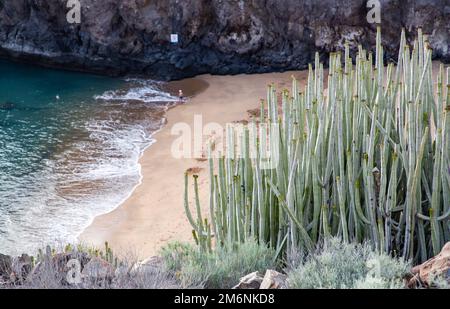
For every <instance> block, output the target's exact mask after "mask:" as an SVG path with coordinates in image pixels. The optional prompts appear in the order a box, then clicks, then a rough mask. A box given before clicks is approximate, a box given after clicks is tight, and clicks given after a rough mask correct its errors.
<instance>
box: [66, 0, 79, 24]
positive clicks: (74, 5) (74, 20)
mask: <svg viewBox="0 0 450 309" xmlns="http://www.w3.org/2000/svg"><path fill="white" fill-rule="evenodd" d="M67 8H68V9H69V11H68V12H67V15H66V18H67V22H68V23H69V24H80V23H81V3H80V1H79V0H68V1H67Z"/></svg>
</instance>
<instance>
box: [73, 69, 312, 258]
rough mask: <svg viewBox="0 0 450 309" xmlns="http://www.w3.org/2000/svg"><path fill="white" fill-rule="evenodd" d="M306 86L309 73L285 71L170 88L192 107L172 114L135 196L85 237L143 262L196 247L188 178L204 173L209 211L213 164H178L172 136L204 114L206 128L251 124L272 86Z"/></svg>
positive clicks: (147, 156) (202, 79)
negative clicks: (168, 247) (164, 250)
mask: <svg viewBox="0 0 450 309" xmlns="http://www.w3.org/2000/svg"><path fill="white" fill-rule="evenodd" d="M292 75H294V76H295V77H296V78H297V79H298V80H300V81H303V80H305V79H306V77H307V72H304V71H302V72H285V73H270V74H258V75H237V76H211V75H202V76H198V77H196V78H193V79H187V80H183V81H179V82H173V83H171V84H169V86H168V87H169V89H171V91H173V92H174V93H178V89H183V91H184V94H185V95H186V96H188V97H190V98H189V100H188V102H187V103H186V104H183V105H179V106H177V107H175V108H173V109H171V110H169V111H168V114H167V124H166V126H164V128H163V129H162V130H161V131H159V132H158V133H157V134H155V136H154V137H155V139H156V143H155V144H153V145H152V146H151V147H149V148H148V149H147V150H146V152H145V153H144V155H143V157H142V158H141V160H140V164H141V167H142V176H143V177H142V183H141V184H140V185H139V186H138V187H137V188H136V190H135V191H134V192H133V194H132V195H131V197H130V198H129V199H128V200H127V201H126V202H125V203H124V204H122V205H121V206H120V207H118V208H117V209H116V210H114V211H113V212H111V213H109V214H106V215H103V216H99V217H97V218H96V219H95V221H94V222H93V224H92V225H91V226H89V227H88V228H87V229H86V230H85V231H84V233H83V234H82V235H81V236H80V241H82V242H83V243H85V244H89V245H96V246H103V244H104V242H105V241H108V242H109V243H110V245H111V246H112V248H113V249H114V250H116V252H119V253H123V254H125V253H126V254H129V253H130V252H131V253H132V254H133V255H136V256H137V257H139V258H141V259H143V258H148V257H150V256H154V255H156V254H158V251H159V250H160V248H161V247H162V246H163V245H164V244H166V243H168V242H171V241H182V242H191V241H192V233H191V230H192V228H191V226H190V225H189V223H188V221H187V219H186V216H185V213H184V208H183V197H184V173H185V172H186V171H187V170H188V169H195V170H196V172H197V171H198V172H199V173H198V174H199V176H200V178H199V183H200V198H201V203H202V206H203V208H204V212H205V213H207V212H208V210H207V209H208V207H209V204H208V201H209V183H208V179H209V174H208V163H207V162H205V161H204V160H196V159H176V158H174V157H173V156H172V154H171V147H172V144H173V142H174V141H175V140H176V139H177V137H178V136H175V135H172V134H171V131H172V128H173V126H174V125H175V124H177V123H187V124H189V125H190V126H191V127H193V122H194V116H195V115H201V116H202V117H203V124H206V123H208V122H216V123H219V124H221V125H225V124H226V123H231V122H235V121H241V120H246V119H248V117H249V115H248V111H249V110H252V109H255V108H258V107H259V101H260V99H262V98H265V97H266V87H267V85H268V84H270V83H272V82H273V83H275V84H276V85H277V88H278V89H283V88H290V86H291V76H292Z"/></svg>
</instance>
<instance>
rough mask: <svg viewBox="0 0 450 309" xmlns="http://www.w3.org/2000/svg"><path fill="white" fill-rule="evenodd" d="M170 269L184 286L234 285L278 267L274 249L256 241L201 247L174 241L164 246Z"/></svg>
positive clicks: (229, 286)
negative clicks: (174, 242) (218, 246)
mask: <svg viewBox="0 0 450 309" xmlns="http://www.w3.org/2000/svg"><path fill="white" fill-rule="evenodd" d="M162 257H163V259H164V261H165V265H166V267H167V269H168V270H169V271H171V272H172V273H174V274H175V276H176V277H177V279H178V280H179V282H180V283H181V285H182V286H183V287H185V288H192V287H204V288H228V289H229V288H232V287H233V286H234V285H236V284H237V283H238V282H239V279H240V278H242V277H244V276H245V275H247V274H249V273H251V272H255V271H260V272H262V273H264V272H265V271H266V270H267V269H276V268H277V264H276V259H275V251H274V250H273V249H270V248H268V247H267V246H264V245H259V244H257V243H256V242H254V241H248V242H245V243H241V244H236V245H235V246H233V247H220V248H217V250H214V251H212V252H209V251H199V250H197V248H195V247H192V246H191V245H187V244H178V243H176V244H171V245H168V246H167V247H165V248H164V249H163V250H162Z"/></svg>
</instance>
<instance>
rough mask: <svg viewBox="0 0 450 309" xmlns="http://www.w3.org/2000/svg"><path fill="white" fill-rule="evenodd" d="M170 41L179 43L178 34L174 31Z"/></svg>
mask: <svg viewBox="0 0 450 309" xmlns="http://www.w3.org/2000/svg"><path fill="white" fill-rule="evenodd" d="M170 43H172V44H178V34H176V33H172V34H171V35H170Z"/></svg>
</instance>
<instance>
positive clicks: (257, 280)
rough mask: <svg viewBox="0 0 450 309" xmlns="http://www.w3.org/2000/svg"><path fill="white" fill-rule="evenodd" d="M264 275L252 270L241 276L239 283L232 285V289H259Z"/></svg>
mask: <svg viewBox="0 0 450 309" xmlns="http://www.w3.org/2000/svg"><path fill="white" fill-rule="evenodd" d="M263 280H264V277H263V276H261V274H260V273H259V272H257V271H256V272H254V273H251V274H248V275H247V276H245V277H242V278H241V280H240V281H239V284H238V285H236V286H235V287H233V290H256V289H259V287H260V286H261V283H262V282H263Z"/></svg>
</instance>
